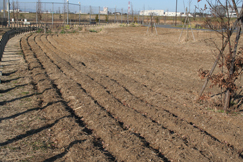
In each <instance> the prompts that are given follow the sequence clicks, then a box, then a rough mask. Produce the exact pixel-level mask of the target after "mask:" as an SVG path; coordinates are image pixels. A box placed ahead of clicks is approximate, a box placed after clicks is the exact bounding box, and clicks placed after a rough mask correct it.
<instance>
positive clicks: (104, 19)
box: [0, 0, 144, 27]
mask: <svg viewBox="0 0 243 162" xmlns="http://www.w3.org/2000/svg"><path fill="white" fill-rule="evenodd" d="M13 2H14V3H13ZM13 2H12V3H10V14H9V21H8V25H9V27H18V26H20V25H21V24H25V25H26V24H27V25H29V24H35V25H36V26H38V25H41V24H43V23H45V24H51V25H55V24H59V25H60V24H68V25H84V24H101V23H131V22H136V23H143V22H144V16H142V15H139V11H135V10H131V11H128V10H127V9H122V8H108V7H98V6H97V7H95V6H82V5H81V4H80V3H77V4H74V3H69V2H66V0H65V1H64V2H63V3H57V2H18V3H16V1H13ZM6 8H7V6H6V7H5V9H6ZM1 17H3V18H7V17H8V13H7V10H5V12H1V13H0V18H1ZM2 25H3V24H2ZM4 25H5V26H6V23H5V24H4Z"/></svg>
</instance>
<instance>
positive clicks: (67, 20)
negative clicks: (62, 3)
mask: <svg viewBox="0 0 243 162" xmlns="http://www.w3.org/2000/svg"><path fill="white" fill-rule="evenodd" d="M68 13H69V1H68V0H67V25H68Z"/></svg>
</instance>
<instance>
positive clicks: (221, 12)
mask: <svg viewBox="0 0 243 162" xmlns="http://www.w3.org/2000/svg"><path fill="white" fill-rule="evenodd" d="M206 1H207V3H208V5H209V7H210V10H211V11H212V15H213V19H212V18H207V19H206V21H205V22H206V24H207V25H208V27H209V28H210V29H212V30H214V31H215V32H217V33H218V34H219V35H220V37H221V40H222V44H221V45H220V46H218V45H217V44H216V42H212V43H214V44H215V47H216V48H217V49H218V52H219V54H218V56H217V58H216V60H215V62H214V65H213V67H212V69H211V71H208V70H202V69H200V70H199V74H200V76H201V77H207V79H206V81H205V83H204V85H203V88H202V90H201V92H200V95H199V96H200V97H201V95H202V93H203V91H204V89H205V87H206V85H207V83H208V81H211V83H212V85H211V86H219V87H221V90H224V91H222V93H223V92H224V97H222V99H223V100H224V101H223V102H222V103H223V106H224V110H225V111H227V110H228V109H229V107H230V106H231V105H230V101H231V100H232V99H234V98H235V96H236V90H237V88H238V87H237V85H236V80H237V78H238V77H239V76H240V75H241V74H242V73H243V48H238V44H239V39H240V35H241V28H242V21H243V9H241V11H240V13H239V11H238V7H237V4H239V3H240V2H242V1H235V0H231V1H230V0H226V1H224V2H225V4H223V3H222V1H220V0H216V2H217V3H213V2H212V1H210V0H206ZM214 4H217V5H214ZM205 8H206V6H205ZM242 8H243V4H242ZM232 11H233V12H235V13H236V15H237V19H236V20H235V22H234V23H232V21H231V18H232V14H231V13H232ZM235 30H236V33H235V34H236V37H235V40H234V41H232V36H233V32H234V31H235ZM226 49H227V50H228V52H227V51H226ZM217 65H219V66H218V67H219V68H220V70H221V71H220V72H219V73H217V74H213V71H214V69H215V68H216V66H217ZM240 102H242V100H241V101H240Z"/></svg>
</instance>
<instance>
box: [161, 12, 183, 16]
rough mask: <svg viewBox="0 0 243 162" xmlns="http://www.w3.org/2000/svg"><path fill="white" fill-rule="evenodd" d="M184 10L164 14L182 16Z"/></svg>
mask: <svg viewBox="0 0 243 162" xmlns="http://www.w3.org/2000/svg"><path fill="white" fill-rule="evenodd" d="M181 15H183V12H165V15H164V16H181Z"/></svg>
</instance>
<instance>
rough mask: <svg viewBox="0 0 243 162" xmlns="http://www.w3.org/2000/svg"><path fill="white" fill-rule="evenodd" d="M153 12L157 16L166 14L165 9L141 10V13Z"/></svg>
mask: <svg viewBox="0 0 243 162" xmlns="http://www.w3.org/2000/svg"><path fill="white" fill-rule="evenodd" d="M151 13H154V14H155V15H156V16H164V14H165V12H164V10H143V11H140V13H139V15H145V16H149V15H150V14H151Z"/></svg>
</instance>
